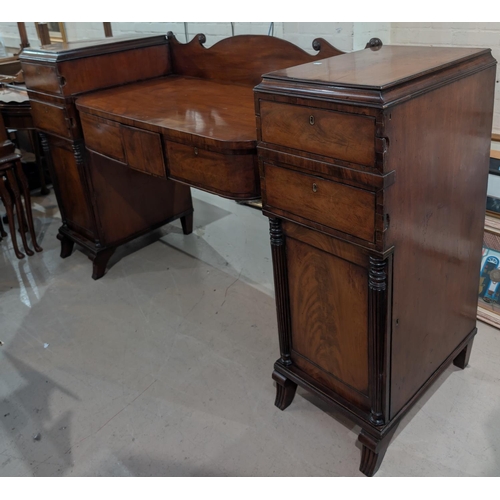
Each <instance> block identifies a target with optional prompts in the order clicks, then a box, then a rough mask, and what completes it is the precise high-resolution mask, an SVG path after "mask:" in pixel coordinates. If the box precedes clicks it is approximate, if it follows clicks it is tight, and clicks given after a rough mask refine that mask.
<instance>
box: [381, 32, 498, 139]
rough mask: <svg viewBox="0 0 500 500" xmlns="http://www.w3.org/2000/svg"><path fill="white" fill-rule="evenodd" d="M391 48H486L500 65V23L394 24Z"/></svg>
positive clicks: (496, 115) (496, 90) (496, 126)
mask: <svg viewBox="0 0 500 500" xmlns="http://www.w3.org/2000/svg"><path fill="white" fill-rule="evenodd" d="M390 40H391V44H392V45H433V46H450V47H451V46H458V47H484V48H488V49H492V50H491V52H492V54H493V57H494V58H495V59H496V60H497V61H498V62H499V63H500V23H472V22H471V23H391V34H390ZM493 131H494V132H495V133H497V134H500V71H499V69H498V67H497V79H496V86H495V110H494V115H493Z"/></svg>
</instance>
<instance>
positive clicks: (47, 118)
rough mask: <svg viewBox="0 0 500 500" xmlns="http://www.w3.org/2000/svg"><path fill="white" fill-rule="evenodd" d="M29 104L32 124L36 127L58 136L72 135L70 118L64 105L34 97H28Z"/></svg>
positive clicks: (68, 136)
mask: <svg viewBox="0 0 500 500" xmlns="http://www.w3.org/2000/svg"><path fill="white" fill-rule="evenodd" d="M30 105H31V115H32V116H33V124H34V125H35V127H36V128H38V129H40V130H41V131H43V132H49V133H52V134H55V135H57V136H59V137H67V138H71V137H72V134H71V128H70V126H71V123H70V119H69V118H68V116H67V113H66V109H65V108H64V107H62V106H56V105H54V104H49V103H46V102H40V101H36V100H34V99H30Z"/></svg>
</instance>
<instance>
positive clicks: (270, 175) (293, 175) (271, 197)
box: [262, 163, 376, 242]
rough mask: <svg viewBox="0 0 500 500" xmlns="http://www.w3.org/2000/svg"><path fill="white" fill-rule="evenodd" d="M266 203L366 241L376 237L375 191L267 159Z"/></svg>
mask: <svg viewBox="0 0 500 500" xmlns="http://www.w3.org/2000/svg"><path fill="white" fill-rule="evenodd" d="M262 182H263V185H264V189H263V203H264V205H265V206H266V208H267V207H270V208H271V210H272V207H275V208H278V209H282V210H285V211H286V212H287V213H289V214H291V218H293V215H297V216H299V217H301V218H304V219H307V220H310V221H314V222H316V223H319V224H323V225H325V226H328V227H331V228H333V229H337V230H339V231H342V232H345V233H348V234H351V235H353V236H356V237H358V238H361V239H363V240H367V241H370V242H372V241H374V238H375V202H376V196H375V193H373V192H370V191H365V190H363V189H358V188H355V187H352V186H347V185H345V184H340V183H338V182H332V181H329V180H325V179H322V178H320V177H315V176H312V175H307V174H302V173H300V172H296V171H294V170H289V169H285V168H281V167H276V166H274V165H270V164H267V163H264V177H263V179H262Z"/></svg>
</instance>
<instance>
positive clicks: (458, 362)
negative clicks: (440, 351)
mask: <svg viewBox="0 0 500 500" xmlns="http://www.w3.org/2000/svg"><path fill="white" fill-rule="evenodd" d="M473 342H474V337H473V338H472V339H471V340H470V341H469V343H468V344H467V345H466V346H465V347H464V348H463V349H462V350H461V351H460V354H459V355H458V356H457V357H456V358H455V359H454V360H453V364H454V365H455V366H458V367H459V368H462V370H463V369H464V368H465V367H466V366H467V365H468V364H469V358H470V352H471V351H472V343H473Z"/></svg>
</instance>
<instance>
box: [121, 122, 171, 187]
mask: <svg viewBox="0 0 500 500" xmlns="http://www.w3.org/2000/svg"><path fill="white" fill-rule="evenodd" d="M121 133H122V139H123V145H124V147H125V156H126V158H127V163H128V165H129V167H131V168H134V169H135V170H139V171H141V172H144V173H146V174H151V175H156V176H158V177H165V176H166V174H165V164H164V162H163V150H162V146H161V137H160V134H156V133H154V132H148V131H147V130H139V129H136V128H133V127H127V126H126V125H122V126H121Z"/></svg>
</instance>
